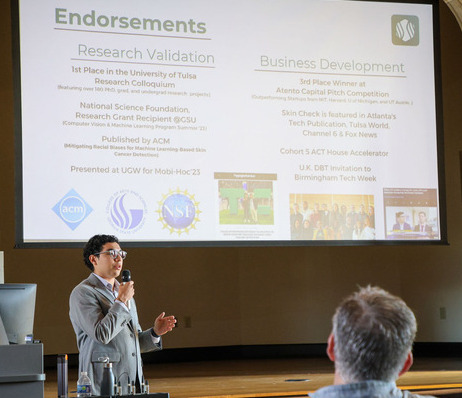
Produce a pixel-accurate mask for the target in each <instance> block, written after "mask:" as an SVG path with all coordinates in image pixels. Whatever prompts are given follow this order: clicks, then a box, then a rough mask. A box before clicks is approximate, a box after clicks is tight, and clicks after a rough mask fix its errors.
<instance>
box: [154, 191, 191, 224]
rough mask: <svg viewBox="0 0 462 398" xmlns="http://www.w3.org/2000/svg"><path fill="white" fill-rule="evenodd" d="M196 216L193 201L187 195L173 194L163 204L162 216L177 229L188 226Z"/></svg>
mask: <svg viewBox="0 0 462 398" xmlns="http://www.w3.org/2000/svg"><path fill="white" fill-rule="evenodd" d="M195 216H196V208H195V206H194V203H193V201H192V200H191V199H190V198H189V197H188V196H186V195H183V194H178V193H177V194H173V195H170V196H169V197H168V198H167V199H165V201H164V203H163V205H162V218H163V219H164V220H165V222H166V223H167V224H168V225H170V226H171V227H172V228H175V229H182V228H186V227H188V226H189V225H191V224H192V222H193V221H194V217H195Z"/></svg>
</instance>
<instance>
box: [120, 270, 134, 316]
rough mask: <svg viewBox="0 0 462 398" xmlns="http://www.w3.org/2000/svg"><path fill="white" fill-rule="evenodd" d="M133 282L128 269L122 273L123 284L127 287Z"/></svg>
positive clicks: (128, 305) (128, 302) (128, 303)
mask: <svg viewBox="0 0 462 398" xmlns="http://www.w3.org/2000/svg"><path fill="white" fill-rule="evenodd" d="M131 280H132V274H131V273H130V271H129V270H128V269H124V270H123V271H122V284H123V285H125V284H126V283H127V282H130V281H131ZM127 307H128V309H130V300H128V301H127Z"/></svg>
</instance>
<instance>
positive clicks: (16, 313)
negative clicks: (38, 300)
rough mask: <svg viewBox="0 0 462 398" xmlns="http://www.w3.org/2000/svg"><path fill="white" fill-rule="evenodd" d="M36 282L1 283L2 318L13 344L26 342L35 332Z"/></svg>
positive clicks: (0, 314)
mask: <svg viewBox="0 0 462 398" xmlns="http://www.w3.org/2000/svg"><path fill="white" fill-rule="evenodd" d="M36 292H37V285H36V284H29V283H5V284H0V318H1V320H2V323H3V326H4V328H5V331H6V335H7V337H8V341H9V342H10V343H12V344H24V343H25V342H26V336H27V335H32V334H33V329H34V314H35V297H36Z"/></svg>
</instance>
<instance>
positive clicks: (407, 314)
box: [310, 286, 428, 398]
mask: <svg viewBox="0 0 462 398" xmlns="http://www.w3.org/2000/svg"><path fill="white" fill-rule="evenodd" d="M332 323H333V329H332V333H331V335H330V336H329V339H328V341H327V355H328V356H329V358H330V359H331V360H332V361H333V362H334V363H335V378H334V385H333V386H328V387H324V388H321V389H319V390H318V391H316V392H315V393H312V394H310V397H311V398H347V397H348V398H370V397H380V398H417V397H419V395H414V394H411V393H410V392H408V391H401V390H400V389H399V388H398V387H397V386H396V383H395V382H396V379H398V377H399V376H401V375H402V374H403V373H405V372H406V371H407V370H408V369H409V368H410V367H411V365H412V361H413V359H412V352H411V349H412V343H413V341H414V338H415V334H416V330H417V324H416V320H415V317H414V314H413V313H412V311H411V310H410V309H409V307H408V306H407V305H406V304H405V303H404V301H403V300H401V299H400V298H399V297H396V296H393V295H391V294H390V293H388V292H386V291H384V290H382V289H379V288H377V287H370V286H369V287H367V288H362V289H360V290H359V292H357V293H355V294H353V295H351V296H350V297H348V298H346V299H345V300H344V301H343V302H342V303H341V304H340V306H339V307H338V308H337V311H336V312H335V315H334V317H333V320H332ZM427 397H428V396H427Z"/></svg>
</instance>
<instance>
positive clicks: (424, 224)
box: [383, 188, 439, 240]
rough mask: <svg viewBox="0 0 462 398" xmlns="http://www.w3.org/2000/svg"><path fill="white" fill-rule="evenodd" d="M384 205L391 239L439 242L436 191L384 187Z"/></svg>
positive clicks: (388, 237)
mask: <svg viewBox="0 0 462 398" xmlns="http://www.w3.org/2000/svg"><path fill="white" fill-rule="evenodd" d="M383 204H384V210H385V211H384V214H385V229H386V230H385V234H386V237H387V239H391V240H410V239H411V240H428V239H439V226H438V208H437V191H436V189H415V188H384V190H383Z"/></svg>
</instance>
